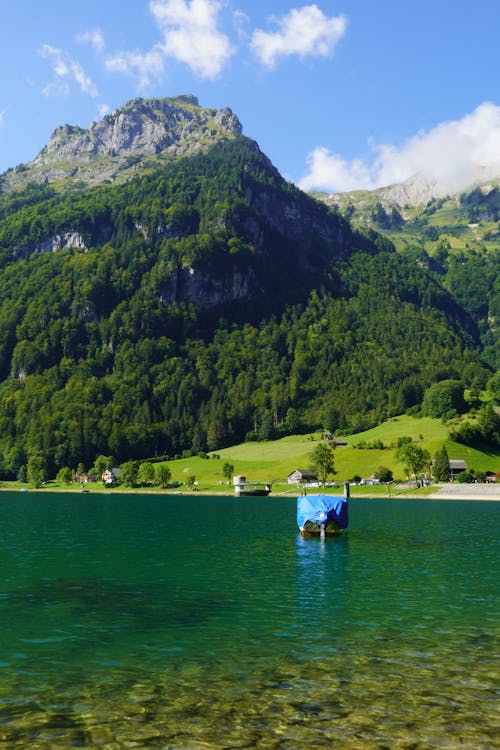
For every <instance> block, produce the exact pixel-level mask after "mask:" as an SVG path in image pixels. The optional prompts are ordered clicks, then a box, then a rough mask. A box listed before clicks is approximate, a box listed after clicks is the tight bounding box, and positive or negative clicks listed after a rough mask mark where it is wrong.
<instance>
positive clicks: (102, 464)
mask: <svg viewBox="0 0 500 750" xmlns="http://www.w3.org/2000/svg"><path fill="white" fill-rule="evenodd" d="M113 464H114V461H113V456H103V455H100V456H97V458H96V460H95V461H94V466H93V467H92V474H95V475H96V476H98V477H100V476H102V474H103V473H104V472H105V471H106V469H112V468H113Z"/></svg>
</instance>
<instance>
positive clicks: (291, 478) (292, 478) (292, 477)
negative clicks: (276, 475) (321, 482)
mask: <svg viewBox="0 0 500 750" xmlns="http://www.w3.org/2000/svg"><path fill="white" fill-rule="evenodd" d="M317 481H318V475H317V474H316V473H315V472H314V471H310V470H308V469H295V470H294V471H292V473H291V474H289V475H288V484H302V483H308V482H317Z"/></svg>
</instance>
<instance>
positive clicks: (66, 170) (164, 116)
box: [6, 95, 242, 187]
mask: <svg viewBox="0 0 500 750" xmlns="http://www.w3.org/2000/svg"><path fill="white" fill-rule="evenodd" d="M241 132H242V127H241V123H240V122H239V120H238V118H237V117H236V116H235V115H234V114H233V113H232V111H231V110H230V109H229V108H224V109H221V110H216V109H205V108H203V107H200V105H199V103H198V100H197V99H196V97H194V96H191V95H186V96H178V97H175V98H165V99H139V98H138V99H132V100H131V101H129V102H127V103H126V104H125V105H124V106H123V107H120V108H119V109H117V110H115V112H113V113H112V114H109V115H106V116H105V117H104V118H103V119H102V120H100V121H99V122H95V123H92V125H91V126H90V127H89V128H88V129H84V128H80V127H77V126H74V125H61V126H60V127H58V128H56V129H55V130H54V132H53V133H52V135H51V137H50V139H49V141H48V143H47V145H46V146H45V147H44V148H43V149H42V150H41V151H40V153H39V154H38V155H37V156H36V157H35V159H33V161H31V162H29V163H28V164H26V165H24V167H23V169H22V170H20V171H19V170H15V171H12V172H9V173H8V175H7V176H6V186H7V187H15V186H16V185H20V184H22V183H25V182H28V181H32V182H33V181H34V182H54V181H55V180H67V181H69V182H73V181H83V183H85V185H87V186H91V185H96V184H99V183H102V182H115V181H121V182H123V181H126V180H127V179H130V178H131V177H133V176H135V174H137V172H138V171H140V170H141V169H143V168H147V167H148V166H150V163H151V160H153V159H158V158H160V159H162V160H170V159H173V158H178V157H180V156H186V155H190V154H195V153H198V152H200V151H203V150H206V149H208V148H209V147H210V146H211V145H213V144H214V143H215V142H216V141H217V140H220V139H222V138H234V137H235V136H237V135H240V134H241Z"/></svg>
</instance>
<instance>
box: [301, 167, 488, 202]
mask: <svg viewBox="0 0 500 750" xmlns="http://www.w3.org/2000/svg"><path fill="white" fill-rule="evenodd" d="M498 185H500V168H498V167H477V168H476V169H475V170H473V172H471V173H469V174H468V180H465V181H464V180H463V179H462V180H460V181H459V182H457V184H456V186H452V185H451V183H445V182H442V181H440V180H439V179H438V178H437V177H429V176H427V175H425V174H424V173H423V172H417V173H416V174H414V175H412V176H411V177H408V179H406V180H404V181H403V182H400V183H396V184H394V185H388V186H387V187H382V188H377V189H376V190H353V191H350V192H345V193H342V192H339V193H326V192H315V191H312V192H313V194H314V195H315V196H316V197H318V198H319V199H320V200H322V201H323V202H324V203H327V204H328V205H331V206H335V205H342V204H344V203H345V202H346V198H347V197H349V199H350V200H351V201H352V202H357V199H358V198H359V199H361V200H362V199H363V196H366V195H371V196H376V197H377V200H379V201H380V202H381V203H386V204H389V205H395V206H397V207H398V208H405V207H423V206H425V205H426V204H427V203H429V201H432V200H438V199H441V198H446V197H453V196H459V195H461V194H463V193H466V192H470V191H471V190H474V189H476V188H481V189H482V190H484V191H485V192H488V191H489V190H491V189H493V188H494V187H497V186H498Z"/></svg>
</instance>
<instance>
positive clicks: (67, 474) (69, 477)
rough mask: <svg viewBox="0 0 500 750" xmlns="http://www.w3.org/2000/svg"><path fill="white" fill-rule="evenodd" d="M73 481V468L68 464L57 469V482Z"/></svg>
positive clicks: (66, 482)
mask: <svg viewBox="0 0 500 750" xmlns="http://www.w3.org/2000/svg"><path fill="white" fill-rule="evenodd" d="M72 481H73V470H72V469H70V467H69V466H63V468H62V469H59V471H58V472H57V476H56V482H59V484H71V482H72Z"/></svg>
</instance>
